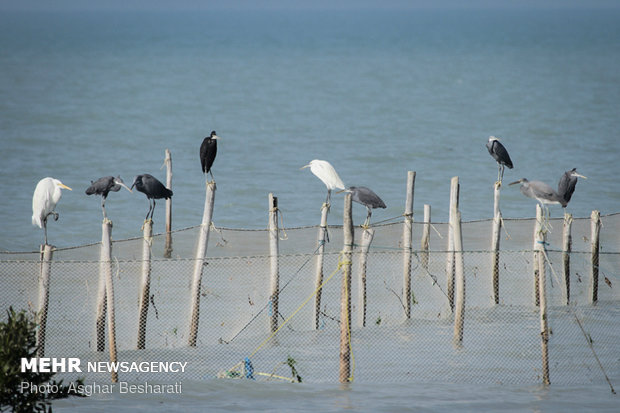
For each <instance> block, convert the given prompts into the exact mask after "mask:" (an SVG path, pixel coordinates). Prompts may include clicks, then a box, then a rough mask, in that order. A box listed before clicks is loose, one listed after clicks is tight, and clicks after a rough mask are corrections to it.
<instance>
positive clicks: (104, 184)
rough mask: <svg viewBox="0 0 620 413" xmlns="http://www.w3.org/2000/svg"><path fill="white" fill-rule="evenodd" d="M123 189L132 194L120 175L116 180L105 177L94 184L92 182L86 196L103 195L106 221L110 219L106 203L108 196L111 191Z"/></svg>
mask: <svg viewBox="0 0 620 413" xmlns="http://www.w3.org/2000/svg"><path fill="white" fill-rule="evenodd" d="M121 188H125V189H126V190H128V191H129V192H132V190H131V189H129V187H128V186H127V185H125V182H123V179H122V178H121V177H120V175H119V176H117V177H116V178H115V177H113V176H104V177H102V178H99V179H97V180H96V181H94V182H93V181H90V186H89V187H88V188H86V195H93V194H94V195H101V209H102V211H103V218H104V219H105V218H107V217H108V216H107V214H106V212H105V201H106V199H107V198H108V194H109V193H110V191H112V192H118V191H120V190H121Z"/></svg>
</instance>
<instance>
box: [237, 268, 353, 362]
mask: <svg viewBox="0 0 620 413" xmlns="http://www.w3.org/2000/svg"><path fill="white" fill-rule="evenodd" d="M347 264H349V265H350V264H351V261H347V262H345V261H340V257H339V258H338V267H337V268H336V269H335V270H334V272H332V273H331V274H330V276H329V277H327V279H326V280H325V281H323V282H322V283H321V285H319V286H318V287H317V289H316V290H314V292H313V293H312V294H310V295H309V296H308V298H306V299H305V300H304V302H303V303H301V305H300V306H299V307H298V308H297V310H295V311H294V312H293V314H291V315H290V316H289V317H288V318H287V319H286V320H284V322H283V323H282V324H281V325H280V327H278V329H277V330H276V331H274V332H273V333H271V335H270V336H269V337H267V338H266V339H265V341H263V342H262V343H261V344H260V345H259V346H258V347H257V348H256V350H254V351H253V352H252V354H250V356H249V358H251V357H252V356H254V355H255V354H256V353H258V351H259V350H260V349H261V348H263V346H264V345H265V344H267V343H268V342H269V341H270V340H271V339H272V338H273V337H274V336H275V335H276V334H278V332H279V331H280V330H281V329H282V327H284V326H285V325H286V324H287V323H288V322H289V321H290V320H291V319H292V318H293V317H294V316H295V315H296V314H297V313H298V312H299V311H300V310H301V309H302V308H303V307H304V306H305V305H306V304H307V303H308V301H310V299H311V298H312V297H314V296H315V295H316V294H317V293H318V292H319V290H320V289H321V288H323V286H324V285H325V284H327V283H328V282H329V281H330V280H331V279H332V278H333V277H334V275H336V273H337V272H338V271H340V268H342V266H343V265H347ZM349 336H350V333H349Z"/></svg>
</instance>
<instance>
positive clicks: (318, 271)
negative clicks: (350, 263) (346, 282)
mask: <svg viewBox="0 0 620 413" xmlns="http://www.w3.org/2000/svg"><path fill="white" fill-rule="evenodd" d="M328 213H329V207H328V206H327V205H323V208H321V226H320V227H319V235H318V239H317V250H316V264H315V277H314V279H315V281H314V288H315V290H316V294H315V296H314V320H313V327H314V329H316V330H318V329H319V321H320V319H321V293H322V289H321V288H319V287H320V286H321V285H322V284H323V252H324V251H325V242H327V214H328Z"/></svg>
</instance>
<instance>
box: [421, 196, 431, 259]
mask: <svg viewBox="0 0 620 413" xmlns="http://www.w3.org/2000/svg"><path fill="white" fill-rule="evenodd" d="M430 240H431V206H430V205H428V204H424V227H422V241H421V245H420V247H421V249H422V268H424V269H425V270H426V271H428V250H429V249H430Z"/></svg>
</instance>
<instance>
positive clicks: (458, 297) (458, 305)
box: [451, 211, 465, 346]
mask: <svg viewBox="0 0 620 413" xmlns="http://www.w3.org/2000/svg"><path fill="white" fill-rule="evenodd" d="M451 225H452V226H453V227H454V232H453V234H454V251H455V257H454V258H455V294H454V295H455V313H454V344H455V345H457V346H460V345H461V344H462V343H463V325H464V323H465V265H464V262H463V236H462V233H461V212H460V211H456V213H455V214H454V221H453V222H452V223H451Z"/></svg>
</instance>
